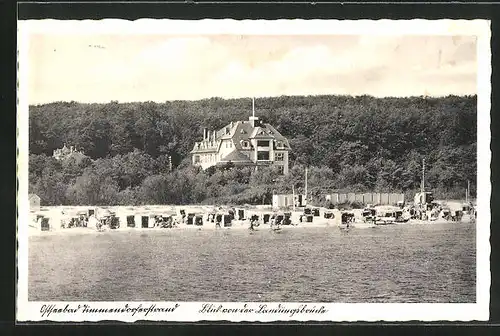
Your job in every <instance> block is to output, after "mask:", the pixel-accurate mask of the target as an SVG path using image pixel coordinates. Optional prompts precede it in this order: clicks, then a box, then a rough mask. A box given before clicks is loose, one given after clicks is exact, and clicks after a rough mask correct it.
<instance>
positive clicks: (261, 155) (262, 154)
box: [257, 151, 269, 161]
mask: <svg viewBox="0 0 500 336" xmlns="http://www.w3.org/2000/svg"><path fill="white" fill-rule="evenodd" d="M257 160H259V161H267V160H269V152H267V151H259V152H257Z"/></svg>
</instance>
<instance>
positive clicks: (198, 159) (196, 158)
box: [194, 155, 200, 163]
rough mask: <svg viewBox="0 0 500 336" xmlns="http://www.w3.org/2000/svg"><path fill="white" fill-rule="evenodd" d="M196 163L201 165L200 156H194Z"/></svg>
mask: <svg viewBox="0 0 500 336" xmlns="http://www.w3.org/2000/svg"><path fill="white" fill-rule="evenodd" d="M194 163H200V156H199V155H195V156H194Z"/></svg>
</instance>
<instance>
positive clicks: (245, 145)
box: [241, 141, 250, 148]
mask: <svg viewBox="0 0 500 336" xmlns="http://www.w3.org/2000/svg"><path fill="white" fill-rule="evenodd" d="M241 147H243V148H248V147H250V143H249V142H248V141H243V142H242V143H241Z"/></svg>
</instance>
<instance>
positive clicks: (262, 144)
mask: <svg viewBox="0 0 500 336" xmlns="http://www.w3.org/2000/svg"><path fill="white" fill-rule="evenodd" d="M257 147H269V140H258V141H257Z"/></svg>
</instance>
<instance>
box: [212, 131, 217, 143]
mask: <svg viewBox="0 0 500 336" xmlns="http://www.w3.org/2000/svg"><path fill="white" fill-rule="evenodd" d="M213 137H214V141H215V138H216V137H217V135H216V132H215V131H214V133H213Z"/></svg>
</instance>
